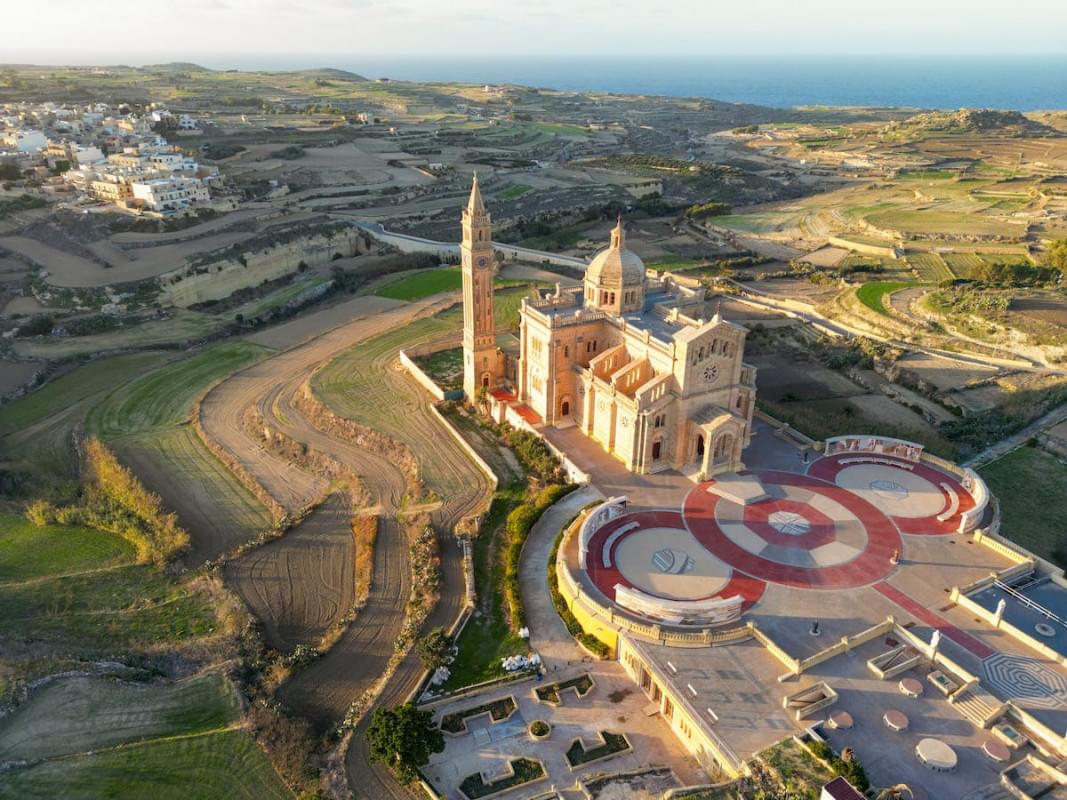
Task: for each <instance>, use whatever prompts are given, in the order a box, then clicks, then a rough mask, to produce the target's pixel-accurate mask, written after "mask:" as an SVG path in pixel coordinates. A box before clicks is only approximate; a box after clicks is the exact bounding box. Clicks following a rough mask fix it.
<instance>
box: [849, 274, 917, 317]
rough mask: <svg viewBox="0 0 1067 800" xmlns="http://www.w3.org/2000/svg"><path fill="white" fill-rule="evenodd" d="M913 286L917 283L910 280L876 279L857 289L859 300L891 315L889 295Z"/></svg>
mask: <svg viewBox="0 0 1067 800" xmlns="http://www.w3.org/2000/svg"><path fill="white" fill-rule="evenodd" d="M911 286H915V283H914V282H910V281H896V282H886V281H875V282H872V283H865V284H863V286H861V287H860V288H859V289H857V290H856V297H857V298H859V301H860V302H861V303H863V305H865V306H866V307H867V308H869V309H870V310H871V311H874V312H876V313H878V314H881V315H883V316H889V309H888V308H887V307H886V299H887V297H888V296H889V295H891V294H892V293H893V292H896V291H899V290H901V289H907V288H909V287H911Z"/></svg>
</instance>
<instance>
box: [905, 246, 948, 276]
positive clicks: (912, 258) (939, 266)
mask: <svg viewBox="0 0 1067 800" xmlns="http://www.w3.org/2000/svg"><path fill="white" fill-rule="evenodd" d="M907 258H908V263H909V264H911V266H912V267H914V268H915V272H916V274H917V275H918V278H919V280H921V281H925V282H928V283H940V282H941V281H950V280H952V279H953V278H955V277H956V276H955V275H954V274H953V273H952V270H951V269H949V266H948V264H947V263H946V262H945V260H944V259H943V258H942V257H941V256H940V255H938V254H937V253H924V252H911V253H908V256H907Z"/></svg>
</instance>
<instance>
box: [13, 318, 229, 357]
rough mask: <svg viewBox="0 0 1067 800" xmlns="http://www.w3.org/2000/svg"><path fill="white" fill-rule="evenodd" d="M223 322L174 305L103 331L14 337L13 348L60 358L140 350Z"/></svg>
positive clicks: (203, 333)
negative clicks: (159, 313)
mask: <svg viewBox="0 0 1067 800" xmlns="http://www.w3.org/2000/svg"><path fill="white" fill-rule="evenodd" d="M223 325H224V323H223V322H222V321H221V320H219V319H218V318H216V317H212V316H211V315H210V314H201V313H199V312H196V311H188V310H185V309H176V310H173V311H171V312H168V316H167V318H166V319H152V320H148V321H147V322H141V323H138V324H136V325H127V326H124V327H121V328H116V329H115V330H111V331H107V332H106V333H94V334H91V335H88V336H68V337H64V338H56V337H51V336H50V337H47V338H33V339H16V340H15V344H14V350H15V352H16V353H17V354H18V355H19V356H21V357H22V358H38V359H48V360H60V359H66V358H75V357H78V356H87V355H94V354H96V353H107V352H111V351H115V350H133V349H139V350H140V349H145V348H149V347H167V346H172V345H180V344H186V343H188V342H195V341H198V340H201V339H204V338H205V337H207V336H211V335H213V334H215V333H218V331H219V330H220V329H221V328H222V326H223Z"/></svg>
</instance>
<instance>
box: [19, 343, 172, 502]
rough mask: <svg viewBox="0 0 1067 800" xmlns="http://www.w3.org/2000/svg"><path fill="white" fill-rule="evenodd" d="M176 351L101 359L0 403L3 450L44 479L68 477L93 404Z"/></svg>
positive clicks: (71, 473) (163, 361)
mask: <svg viewBox="0 0 1067 800" xmlns="http://www.w3.org/2000/svg"><path fill="white" fill-rule="evenodd" d="M172 357H173V356H172V355H171V354H168V353H160V352H143V353H131V354H128V355H121V356H114V357H112V358H106V359H100V360H98V361H94V362H93V363H91V364H87V365H85V366H82V367H78V368H77V369H74V370H72V371H71V372H69V373H67V374H65V375H63V376H61V377H59V378H57V379H55V380H53V381H49V382H48V383H46V384H45V385H44V386H42V387H41V388H40V389H37V390H36V391H34V392H31V393H30V394H28V395H26V396H25V397H22V398H19V399H18V400H16V401H14V402H13V403H9V404H8V405H6V406H4V407H3V408H0V455H2V456H3V457H4V458H6V459H8V460H9V461H10V462H12V463H13V464H14V465H18V466H24V467H27V468H29V469H31V470H32V471H34V473H36V477H37V478H38V479H39V480H42V481H43V482H46V483H49V482H55V481H65V480H70V479H71V478H72V477H73V471H74V466H75V465H74V446H73V439H72V435H73V432H74V430H75V428H76V427H77V426H78V425H80V424H81V423H82V422H83V421H84V419H85V416H86V415H87V414H88V413H89V411H90V410H91V408H92V407H93V405H94V404H95V403H97V402H99V401H100V399H101V398H103V397H105V396H106V395H107V394H108V393H109V392H111V391H112V390H114V389H115V387H116V386H121V385H123V384H125V383H127V382H129V381H131V380H134V379H135V378H137V377H138V376H140V375H142V374H144V373H146V372H148V371H150V370H152V369H154V368H156V367H158V366H160V365H162V364H164V363H165V362H166V361H168V360H169V359H170V358H172Z"/></svg>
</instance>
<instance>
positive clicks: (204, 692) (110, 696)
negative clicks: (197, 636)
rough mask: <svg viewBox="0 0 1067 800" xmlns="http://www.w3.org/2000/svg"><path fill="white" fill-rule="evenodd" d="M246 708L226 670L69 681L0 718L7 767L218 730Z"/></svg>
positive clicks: (0, 749) (0, 748) (0, 755)
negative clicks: (177, 678) (161, 679)
mask: <svg viewBox="0 0 1067 800" xmlns="http://www.w3.org/2000/svg"><path fill="white" fill-rule="evenodd" d="M240 711H241V709H240V704H239V703H238V700H237V695H236V694H235V693H234V689H233V686H231V685H230V682H229V681H228V680H227V679H226V678H225V677H224V676H223V675H222V673H220V672H212V673H207V674H204V675H201V676H198V677H194V678H190V679H188V680H185V681H181V682H179V683H173V684H162V685H160V684H155V685H150V684H136V683H124V682H121V681H117V680H112V679H107V678H91V677H87V676H74V677H70V678H63V679H60V680H57V681H55V682H53V683H50V684H49V685H47V686H46V687H45V688H43V689H41V690H40V691H38V692H37V693H36V694H34V696H33V697H32V699H31V700H30V701H29V702H27V703H24V704H23V705H21V706H19V707H18V709H16V711H15V712H14V713H12V714H10V715H8V716H7V717H5V718H4V719H3V720H2V721H0V763H2V762H5V761H40V760H42V759H54V758H58V757H61V756H67V755H73V754H76V753H84V752H87V751H90V750H100V749H104V748H108V747H113V746H115V745H119V744H125V743H127V742H136V741H141V740H144V739H155V738H158V737H161V736H174V735H178V734H190V733H202V732H204V731H211V730H216V729H218V728H221V727H225V726H227V725H230V724H231V723H233V722H234V721H235V720H236V719H237V718H238V717H239V716H240ZM0 774H2V773H0Z"/></svg>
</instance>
